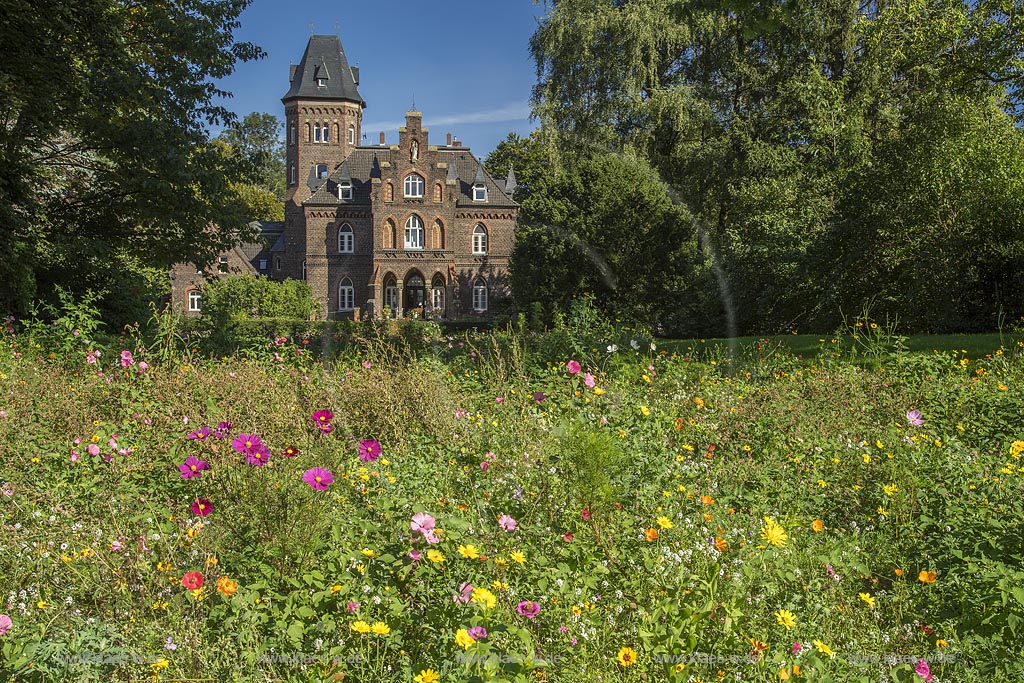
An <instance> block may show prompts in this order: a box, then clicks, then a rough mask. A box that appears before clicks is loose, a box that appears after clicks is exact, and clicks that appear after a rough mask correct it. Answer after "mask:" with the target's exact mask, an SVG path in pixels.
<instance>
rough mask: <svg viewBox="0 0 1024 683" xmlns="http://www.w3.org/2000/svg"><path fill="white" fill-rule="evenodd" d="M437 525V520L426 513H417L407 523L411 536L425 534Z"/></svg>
mask: <svg viewBox="0 0 1024 683" xmlns="http://www.w3.org/2000/svg"><path fill="white" fill-rule="evenodd" d="M436 525H437V520H436V519H434V518H433V517H431V516H430V514H429V513H427V512H417V513H416V514H415V515H413V516H412V520H411V521H410V522H409V528H410V529H411V530H412V533H413V534H425V533H426V532H428V531H430V530H431V529H433V528H434V527H435V526H436Z"/></svg>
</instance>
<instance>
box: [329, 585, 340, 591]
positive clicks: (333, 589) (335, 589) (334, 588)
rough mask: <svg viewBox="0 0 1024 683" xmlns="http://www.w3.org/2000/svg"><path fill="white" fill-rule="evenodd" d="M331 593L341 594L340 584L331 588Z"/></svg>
mask: <svg viewBox="0 0 1024 683" xmlns="http://www.w3.org/2000/svg"><path fill="white" fill-rule="evenodd" d="M331 592H332V593H340V592H341V586H340V585H339V584H334V585H333V586H331Z"/></svg>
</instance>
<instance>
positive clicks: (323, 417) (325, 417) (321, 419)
mask: <svg viewBox="0 0 1024 683" xmlns="http://www.w3.org/2000/svg"><path fill="white" fill-rule="evenodd" d="M333 419H334V413H332V412H331V411H329V410H318V411H316V412H315V413H313V424H315V425H316V428H317V429H319V430H320V431H321V432H322V433H324V434H330V433H331V432H333V431H334V425H332V424H331V420H333Z"/></svg>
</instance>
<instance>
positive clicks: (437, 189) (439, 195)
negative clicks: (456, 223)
mask: <svg viewBox="0 0 1024 683" xmlns="http://www.w3.org/2000/svg"><path fill="white" fill-rule="evenodd" d="M443 199H444V190H442V189H441V183H435V184H434V202H435V203H437V204H440V203H441V201H442V200H443Z"/></svg>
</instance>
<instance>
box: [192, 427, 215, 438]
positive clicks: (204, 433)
mask: <svg viewBox="0 0 1024 683" xmlns="http://www.w3.org/2000/svg"><path fill="white" fill-rule="evenodd" d="M209 435H210V428H209V427H203V428H202V429H197V430H195V431H194V432H190V433H189V435H188V438H190V439H191V440H193V441H206V437H208V436H209Z"/></svg>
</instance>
